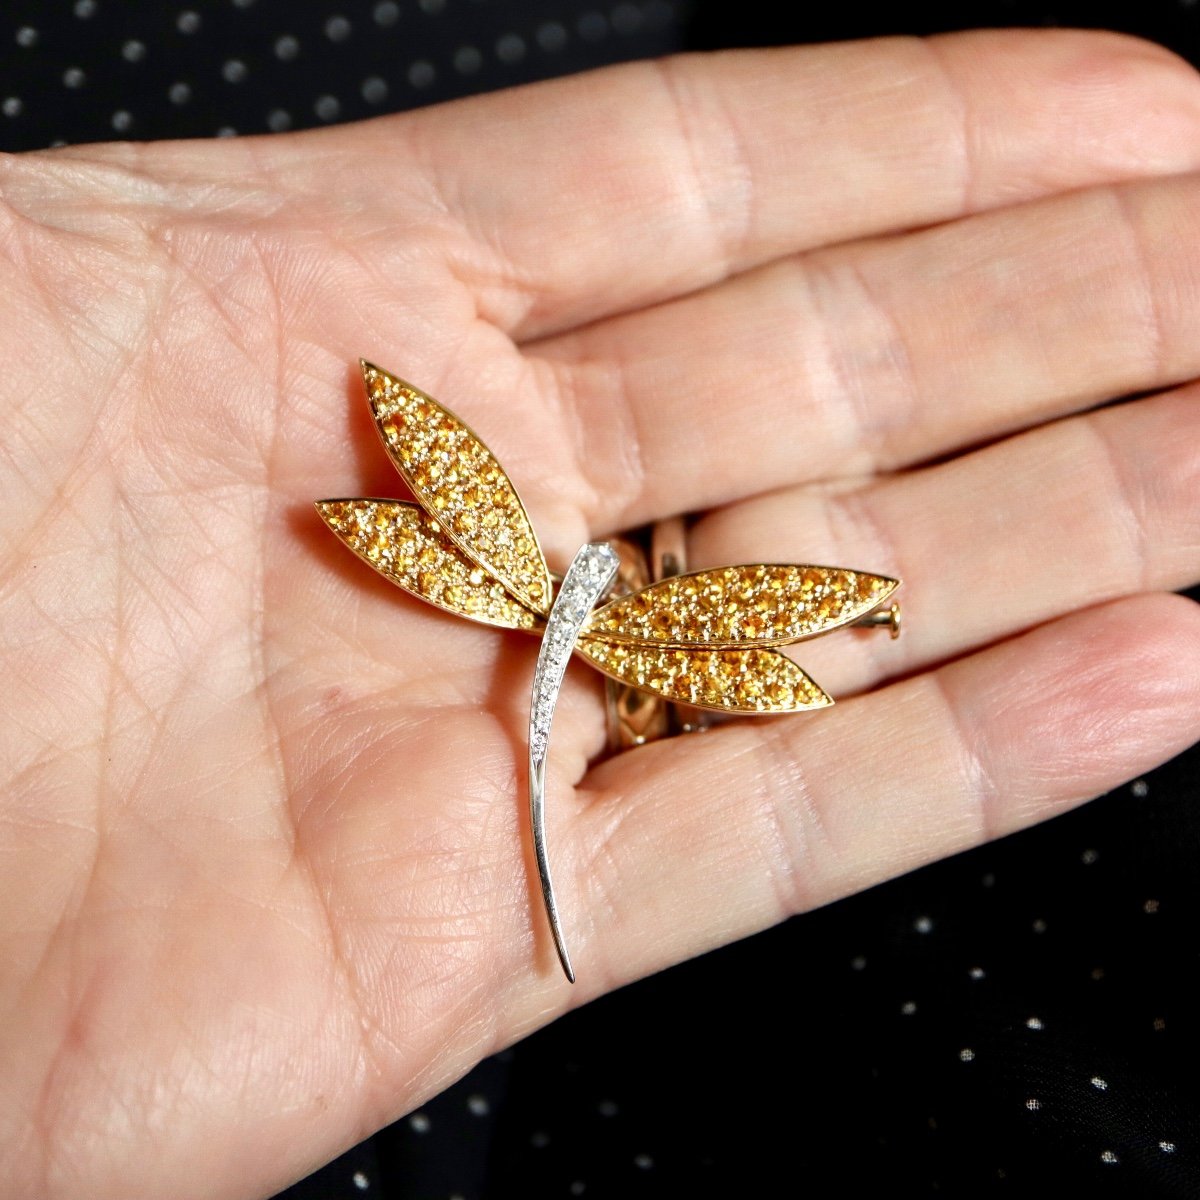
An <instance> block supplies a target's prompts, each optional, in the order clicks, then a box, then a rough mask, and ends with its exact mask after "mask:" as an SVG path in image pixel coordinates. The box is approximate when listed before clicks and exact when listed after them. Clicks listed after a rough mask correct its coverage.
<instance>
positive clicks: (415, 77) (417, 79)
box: [408, 58, 437, 88]
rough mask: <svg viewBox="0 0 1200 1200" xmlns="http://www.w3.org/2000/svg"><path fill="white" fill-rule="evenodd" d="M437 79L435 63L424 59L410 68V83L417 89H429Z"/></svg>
mask: <svg viewBox="0 0 1200 1200" xmlns="http://www.w3.org/2000/svg"><path fill="white" fill-rule="evenodd" d="M436 77H437V72H436V71H435V70H434V69H433V63H431V62H426V60H425V59H423V58H421V59H418V60H417V61H416V62H415V63H413V65H412V66H411V67H409V68H408V82H409V83H411V84H412V85H413V87H415V88H424V87H428V86H429V85H430V84H431V83H432V82H433V81H434V79H435V78H436Z"/></svg>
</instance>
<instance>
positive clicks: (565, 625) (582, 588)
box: [529, 542, 620, 983]
mask: <svg viewBox="0 0 1200 1200" xmlns="http://www.w3.org/2000/svg"><path fill="white" fill-rule="evenodd" d="M619 565H620V560H619V559H618V558H617V553H616V551H615V550H614V549H613V548H612V547H611V546H610V545H608V543H607V542H589V543H588V545H586V546H583V547H582V548H581V549H580V550H579V552H578V553H577V554H576V555H575V558H574V561H573V562H572V563H571V566H570V568H569V569H568V570H567V573H566V575H564V576H563V581H562V586H561V587H560V588H559V590H558V596H557V598H556V599H555V601H554V604H553V606H552V607H551V609H550V613H549V615H548V616H547V617H546V628H545V631H544V632H543V634H542V645H541V649H540V650H539V651H538V660H537V667H536V668H535V669H534V673H533V698H532V700H531V702H530V706H529V823H530V828H531V829H532V832H533V853H534V857H535V858H536V859H537V869H538V878H539V879H540V880H541V884H542V899H543V900H544V901H545V904H546V917H547V919H548V920H549V922H550V931H551V933H553V934H554V947H555V949H556V950H557V951H558V961H559V962H560V963H562V969H563V973H564V974H565V975H566V977H567V978H568V979H569V980H570V981H571V982H572V983H574V982H575V971H574V969H573V968H572V966H571V956H570V955H569V954H568V953H567V945H566V941H565V939H564V938H563V931H562V922H561V921H560V920H559V916H558V904H557V903H556V901H555V899H554V884H553V882H552V881H551V878H550V860H549V857H548V856H547V854H546V755H547V751H548V749H549V742H550V725H551V723H552V722H553V720H554V708H555V705H556V704H557V703H558V694H559V691H560V690H561V688H562V681H563V676H564V675H565V673H566V670H567V661H568V660H569V659H570V657H571V652H572V650H574V648H575V641H576V639H577V638H578V637H579V631H580V630H581V629H582V628H583V627H584V625H585V624H586V623H587V619H588V617H589V616H590V615H591V612H592V609H593V608H595V606H596V602H597V601H598V600H599V599H600V598H601V596H603V595H604V593H605V592H606V591H607V590H608V588H609V586H610V585H611V584H612V581H613V578H614V577H615V575H616V573H617V567H618V566H619Z"/></svg>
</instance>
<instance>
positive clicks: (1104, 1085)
mask: <svg viewBox="0 0 1200 1200" xmlns="http://www.w3.org/2000/svg"><path fill="white" fill-rule="evenodd" d="M1090 1082H1091V1085H1092V1087H1094V1088H1095V1089H1096V1091H1098V1092H1107V1091H1108V1080H1107V1079H1101V1078H1100V1076H1099V1075H1093V1076H1092V1078H1091V1081H1090Z"/></svg>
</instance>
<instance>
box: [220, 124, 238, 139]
mask: <svg viewBox="0 0 1200 1200" xmlns="http://www.w3.org/2000/svg"><path fill="white" fill-rule="evenodd" d="M217 137H237V130H236V129H234V127H233V126H232V125H222V126H221V128H220V129H218V130H217Z"/></svg>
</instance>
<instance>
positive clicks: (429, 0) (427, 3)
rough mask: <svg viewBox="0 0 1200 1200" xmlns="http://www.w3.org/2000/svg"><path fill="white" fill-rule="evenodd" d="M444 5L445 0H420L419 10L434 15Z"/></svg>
mask: <svg viewBox="0 0 1200 1200" xmlns="http://www.w3.org/2000/svg"><path fill="white" fill-rule="evenodd" d="M445 7H446V0H421V10H422V11H423V12H427V13H429V15H430V16H435V15H436V14H437V13H440V12H441V11H442V9H444V8H445Z"/></svg>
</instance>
